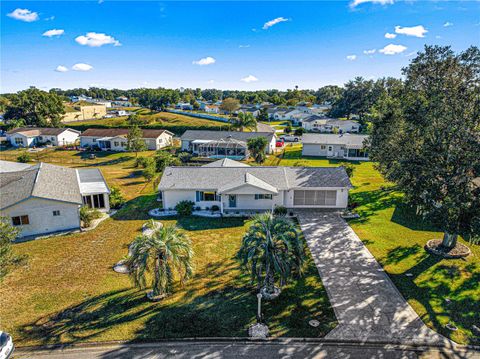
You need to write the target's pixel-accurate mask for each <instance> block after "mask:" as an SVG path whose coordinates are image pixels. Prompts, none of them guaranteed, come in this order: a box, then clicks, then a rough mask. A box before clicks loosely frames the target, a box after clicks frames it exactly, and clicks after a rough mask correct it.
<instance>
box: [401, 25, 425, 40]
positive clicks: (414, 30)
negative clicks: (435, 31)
mask: <svg viewBox="0 0 480 359" xmlns="http://www.w3.org/2000/svg"><path fill="white" fill-rule="evenodd" d="M395 32H396V33H397V34H401V35H407V36H415V37H425V34H426V33H427V32H428V30H427V29H425V28H424V27H423V25H417V26H411V27H401V26H395Z"/></svg>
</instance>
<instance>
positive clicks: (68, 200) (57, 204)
mask: <svg viewBox="0 0 480 359" xmlns="http://www.w3.org/2000/svg"><path fill="white" fill-rule="evenodd" d="M0 193H1V196H0V216H2V217H6V218H8V219H9V220H10V221H11V224H12V225H13V226H14V227H16V228H18V229H19V230H20V235H19V237H28V236H38V235H45V234H48V233H55V232H64V231H71V230H77V229H79V228H80V212H79V211H80V207H81V206H88V207H91V208H96V209H98V210H100V211H102V212H108V211H109V210H110V206H109V194H110V190H109V188H108V186H107V184H106V182H105V179H104V178H103V176H102V174H101V172H100V170H99V169H97V168H88V169H74V168H66V167H61V166H54V165H51V164H47V163H39V164H36V165H22V166H18V164H16V163H12V162H7V161H0Z"/></svg>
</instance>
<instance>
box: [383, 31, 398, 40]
mask: <svg viewBox="0 0 480 359" xmlns="http://www.w3.org/2000/svg"><path fill="white" fill-rule="evenodd" d="M396 37H397V34H391V33H389V32H387V33H386V34H385V38H386V39H394V38H396Z"/></svg>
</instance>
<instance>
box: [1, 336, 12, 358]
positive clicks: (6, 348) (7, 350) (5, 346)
mask: <svg viewBox="0 0 480 359" xmlns="http://www.w3.org/2000/svg"><path fill="white" fill-rule="evenodd" d="M14 350H15V346H14V345H13V339H12V336H11V335H10V334H8V333H6V332H2V331H1V330H0V359H8V358H10V357H11V355H12V354H13V351H14Z"/></svg>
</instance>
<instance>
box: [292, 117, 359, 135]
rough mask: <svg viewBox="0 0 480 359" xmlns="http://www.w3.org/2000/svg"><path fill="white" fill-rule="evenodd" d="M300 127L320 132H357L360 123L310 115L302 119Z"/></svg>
mask: <svg viewBox="0 0 480 359" xmlns="http://www.w3.org/2000/svg"><path fill="white" fill-rule="evenodd" d="M301 122H302V127H303V128H304V129H305V130H307V131H312V132H321V133H335V132H336V133H358V132H359V131H360V124H359V123H358V122H357V121H352V120H339V119H336V118H329V117H325V116H321V115H311V116H307V117H306V118H304V119H302V121H301Z"/></svg>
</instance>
